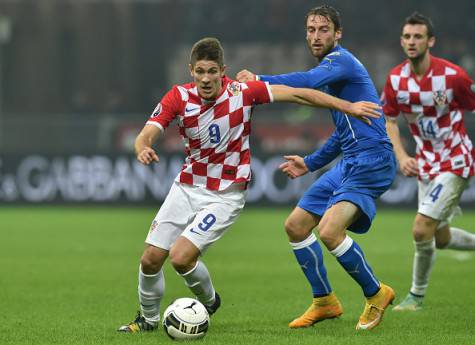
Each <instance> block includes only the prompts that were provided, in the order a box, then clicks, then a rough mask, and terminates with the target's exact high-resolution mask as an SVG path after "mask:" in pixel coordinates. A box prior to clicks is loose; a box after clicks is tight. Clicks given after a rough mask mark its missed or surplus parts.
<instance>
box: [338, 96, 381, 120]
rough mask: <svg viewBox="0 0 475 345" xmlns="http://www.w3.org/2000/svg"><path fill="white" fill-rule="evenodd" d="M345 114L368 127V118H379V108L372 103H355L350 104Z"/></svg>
mask: <svg viewBox="0 0 475 345" xmlns="http://www.w3.org/2000/svg"><path fill="white" fill-rule="evenodd" d="M346 114H348V115H350V116H353V117H355V118H357V119H358V120H361V121H363V122H365V123H367V124H368V125H370V124H371V120H370V118H373V119H378V118H380V117H381V107H380V106H379V105H378V104H376V103H373V102H367V101H361V102H355V103H351V104H350V106H349V110H348V111H346Z"/></svg>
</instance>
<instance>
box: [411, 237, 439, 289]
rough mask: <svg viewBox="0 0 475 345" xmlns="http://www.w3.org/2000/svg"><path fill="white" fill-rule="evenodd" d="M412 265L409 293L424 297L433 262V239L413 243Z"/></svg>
mask: <svg viewBox="0 0 475 345" xmlns="http://www.w3.org/2000/svg"><path fill="white" fill-rule="evenodd" d="M414 244H415V246H416V251H415V253H414V265H413V267H412V286H411V293H413V294H414V295H418V296H424V295H425V293H426V289H427V287H428V286H429V276H430V272H431V271H432V266H433V265H434V261H435V239H431V240H428V241H421V242H414Z"/></svg>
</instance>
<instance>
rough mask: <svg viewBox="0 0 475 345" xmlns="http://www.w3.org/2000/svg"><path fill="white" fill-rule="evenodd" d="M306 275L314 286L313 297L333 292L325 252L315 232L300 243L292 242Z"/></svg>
mask: <svg viewBox="0 0 475 345" xmlns="http://www.w3.org/2000/svg"><path fill="white" fill-rule="evenodd" d="M290 245H291V246H292V248H293V250H294V254H295V257H296V258H297V261H298V263H299V264H300V267H301V268H302V271H303V273H304V274H305V277H307V280H308V282H309V283H310V285H311V286H312V292H313V297H321V296H326V295H328V294H330V293H331V292H332V288H331V286H330V283H329V282H328V279H327V270H326V269H325V266H324V265H323V254H322V249H321V248H320V245H319V244H318V241H317V238H316V237H315V234H313V233H312V234H311V235H310V236H309V237H307V238H306V239H305V240H303V241H302V242H299V243H292V242H291V243H290Z"/></svg>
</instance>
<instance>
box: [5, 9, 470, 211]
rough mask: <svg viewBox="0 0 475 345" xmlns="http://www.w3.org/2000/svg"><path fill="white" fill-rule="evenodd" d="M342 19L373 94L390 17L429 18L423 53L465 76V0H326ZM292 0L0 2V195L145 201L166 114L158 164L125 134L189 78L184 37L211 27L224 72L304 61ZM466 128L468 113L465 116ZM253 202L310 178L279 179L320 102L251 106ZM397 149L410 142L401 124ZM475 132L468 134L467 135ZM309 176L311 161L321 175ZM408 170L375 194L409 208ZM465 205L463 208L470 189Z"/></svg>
mask: <svg viewBox="0 0 475 345" xmlns="http://www.w3.org/2000/svg"><path fill="white" fill-rule="evenodd" d="M326 3H327V4H330V5H333V6H335V7H336V8H337V9H339V11H340V13H341V15H342V20H343V40H342V42H341V43H342V45H343V46H344V47H346V48H348V49H350V50H351V51H352V52H353V53H354V54H355V55H356V56H357V57H358V58H359V59H360V60H361V61H362V62H363V64H364V65H365V66H366V67H367V69H368V70H369V72H370V74H371V76H372V78H373V80H374V82H375V84H376V86H377V88H378V91H379V92H381V90H382V87H383V85H384V83H385V80H386V76H387V73H388V72H389V70H390V69H391V68H392V67H393V66H395V65H396V64H399V63H400V62H401V61H402V60H403V59H404V56H403V54H402V51H401V49H400V45H399V35H400V30H401V23H402V21H403V20H404V18H405V17H406V16H408V15H409V14H410V13H412V12H413V11H414V10H418V11H420V12H422V13H424V14H425V15H427V16H430V17H431V18H432V20H433V22H434V24H435V28H436V37H437V43H436V46H435V48H434V49H433V50H432V52H433V54H434V55H437V56H440V57H443V58H445V59H448V60H450V61H452V62H454V63H456V64H459V65H461V66H462V67H463V68H465V70H466V71H467V72H468V73H469V75H470V76H471V77H472V78H474V77H475V45H474V44H473V37H475V20H473V14H474V13H475V1H473V0H458V1H457V0H454V1H451V2H447V1H442V0H430V1H429V0H419V1H417V2H415V1H397V2H396V1H393V2H382V1H378V0H360V1H358V2H357V4H356V2H354V1H351V0H341V1H327V2H326ZM320 4H322V3H321V2H315V1H304V0H292V1H286V0H259V1H255V0H252V1H251V0H240V1H230V0H221V1H211V0H0V203H2V204H19V203H71V204H75V203H89V202H93V203H121V204H131V203H140V204H144V203H156V202H157V201H161V200H163V199H164V197H165V196H166V193H167V192H168V188H169V186H170V185H171V183H172V181H173V179H174V177H175V176H176V174H177V172H178V171H179V169H180V167H181V165H182V162H183V154H182V151H183V144H182V142H181V139H180V137H179V136H178V131H177V128H176V126H175V125H172V126H171V127H170V128H169V129H168V130H167V132H166V135H165V136H164V138H163V139H162V140H161V141H160V142H159V144H158V151H159V154H160V156H161V159H162V160H161V162H160V164H156V165H154V166H152V167H143V166H141V165H140V164H138V163H137V162H135V158H134V155H133V141H134V139H135V136H136V135H137V134H138V131H139V130H140V129H141V128H142V127H143V125H144V123H145V121H146V120H147V118H148V117H149V115H150V113H151V112H152V111H153V109H154V108H155V105H156V104H157V103H158V102H159V101H160V99H161V97H162V96H163V94H164V93H165V92H166V91H167V90H168V89H170V88H171V86H172V85H173V84H181V83H185V82H189V81H190V76H189V74H188V70H187V65H188V58H189V51H190V48H191V45H192V44H193V43H194V42H195V41H197V40H198V39H200V38H202V37H204V36H215V37H218V38H219V39H220V40H221V42H222V43H223V46H224V49H225V60H226V64H227V65H228V75H229V76H231V77H234V76H235V74H236V72H238V71H239V70H241V69H243V68H247V69H249V70H251V71H253V72H256V73H262V74H277V73H286V72H291V71H298V70H307V69H310V68H312V67H313V66H315V64H316V61H315V60H314V59H313V58H312V56H311V55H310V53H309V52H308V50H307V48H306V43H305V26H304V17H305V14H306V13H307V11H308V10H309V9H310V8H312V7H315V6H318V5H320ZM466 115H467V116H466V124H467V127H468V132H469V133H474V129H475V121H474V120H473V116H472V114H466ZM253 121H254V123H253V131H252V139H251V143H252V144H251V145H252V146H253V156H254V158H253V173H254V180H253V183H252V184H251V188H250V191H249V195H248V200H249V202H250V203H254V204H263V205H270V204H284V205H287V204H288V205H291V204H294V203H295V201H296V200H298V198H299V196H300V195H301V194H302V193H303V191H304V190H305V189H306V187H307V186H308V185H309V184H311V183H312V182H313V181H314V179H315V178H316V177H317V174H313V175H307V176H305V177H304V178H301V179H297V180H295V181H288V180H287V179H285V178H284V176H283V175H282V174H280V173H279V172H278V170H277V166H278V165H279V164H280V163H281V162H282V155H283V154H301V155H305V154H308V153H311V152H313V151H314V150H315V149H316V148H318V147H319V146H320V145H321V144H322V143H323V142H324V141H325V140H326V138H327V137H328V136H329V135H330V134H331V132H332V131H333V125H332V122H331V118H330V116H329V114H328V112H327V111H326V110H315V109H310V108H305V107H298V106H294V105H271V106H262V107H258V108H257V109H256V111H255V113H254V118H253ZM401 129H402V133H403V135H404V136H405V139H406V141H407V147H408V148H409V149H410V150H413V141H412V139H411V138H410V137H409V136H408V132H407V129H406V125H405V124H404V123H403V122H402V123H401ZM472 139H475V136H472ZM319 173H321V172H319ZM415 197H416V181H415V180H414V179H406V178H403V177H401V176H398V178H397V179H396V181H395V183H394V185H393V188H392V189H391V190H390V191H388V192H387V193H386V194H385V195H384V196H383V198H382V200H381V203H382V205H389V206H407V205H414V203H415ZM462 201H463V203H465V204H472V205H475V187H473V185H472V187H471V188H469V189H468V190H467V191H466V192H465V194H464V196H463V200H462Z"/></svg>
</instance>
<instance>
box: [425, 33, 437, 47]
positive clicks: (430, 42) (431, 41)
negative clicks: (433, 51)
mask: <svg viewBox="0 0 475 345" xmlns="http://www.w3.org/2000/svg"><path fill="white" fill-rule="evenodd" d="M427 43H428V44H429V48H432V47H433V46H434V45H435V37H434V36H432V37H431V38H429V41H428V42H427Z"/></svg>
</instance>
